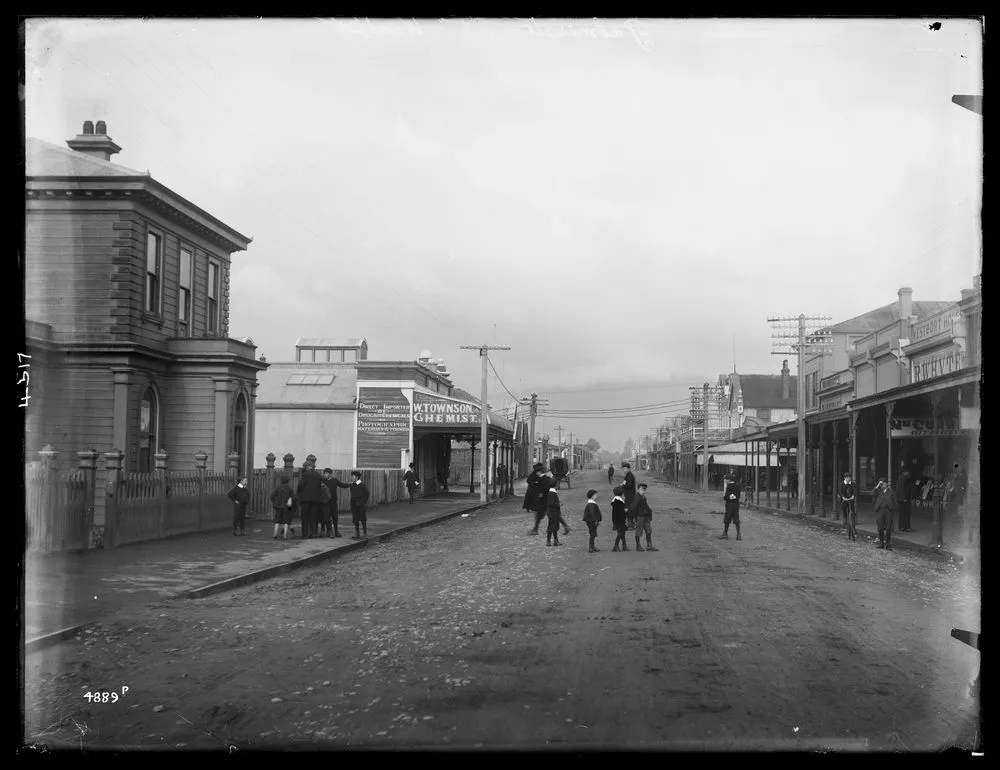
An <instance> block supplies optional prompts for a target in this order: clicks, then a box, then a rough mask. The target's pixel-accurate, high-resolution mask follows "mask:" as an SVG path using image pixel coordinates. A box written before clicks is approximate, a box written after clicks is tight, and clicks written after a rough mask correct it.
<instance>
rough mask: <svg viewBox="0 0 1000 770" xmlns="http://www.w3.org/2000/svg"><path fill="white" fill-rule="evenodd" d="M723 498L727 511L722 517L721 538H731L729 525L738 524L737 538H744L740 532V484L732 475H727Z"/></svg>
mask: <svg viewBox="0 0 1000 770" xmlns="http://www.w3.org/2000/svg"><path fill="white" fill-rule="evenodd" d="M722 499H723V500H724V501H725V504H726V512H725V514H724V515H723V517H722V534H721V535H719V539H720V540H728V539H729V525H730V524H735V525H736V539H737V540H742V539H743V536H742V535H741V534H740V485H739V484H737V483H736V482H735V481H734V480H733V478H732V477H731V476H727V477H726V489H725V491H724V492H723V493H722Z"/></svg>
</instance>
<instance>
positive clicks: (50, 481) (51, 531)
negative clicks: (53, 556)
mask: <svg viewBox="0 0 1000 770" xmlns="http://www.w3.org/2000/svg"><path fill="white" fill-rule="evenodd" d="M38 459H39V460H40V461H41V469H42V475H41V479H40V481H41V485H40V486H39V495H38V497H39V504H40V505H39V510H40V513H41V516H39V520H40V523H41V524H42V525H43V531H42V532H41V533H40V534H41V537H39V543H41V544H42V547H43V550H45V551H51V550H52V548H53V546H54V545H55V543H54V540H55V532H56V528H55V521H54V518H55V516H54V513H55V512H54V510H53V508H54V506H53V505H52V499H53V489H54V481H55V475H56V472H55V471H56V467H57V465H58V463H59V453H58V452H57V451H56V450H55V449H53V448H52V444H46V445H45V446H43V447H42V448H41V449H40V450H38Z"/></svg>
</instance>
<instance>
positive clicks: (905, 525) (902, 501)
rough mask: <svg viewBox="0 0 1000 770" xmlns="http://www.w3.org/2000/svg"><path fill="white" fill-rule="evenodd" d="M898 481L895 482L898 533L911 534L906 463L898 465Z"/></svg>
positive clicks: (909, 490) (908, 475)
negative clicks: (897, 506)
mask: <svg viewBox="0 0 1000 770" xmlns="http://www.w3.org/2000/svg"><path fill="white" fill-rule="evenodd" d="M899 467H900V474H899V480H898V481H897V482H896V490H897V494H896V502H897V503H898V505H899V531H900V532H912V531H913V530H912V529H910V492H911V491H912V490H911V489H910V487H911V486H912V482H911V477H910V472H909V471H908V470H907V469H906V463H900V464H899Z"/></svg>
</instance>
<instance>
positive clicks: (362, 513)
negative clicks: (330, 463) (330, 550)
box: [350, 471, 370, 540]
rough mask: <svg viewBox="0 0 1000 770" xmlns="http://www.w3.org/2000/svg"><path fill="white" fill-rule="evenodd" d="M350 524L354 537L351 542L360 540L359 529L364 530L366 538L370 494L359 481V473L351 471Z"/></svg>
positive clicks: (363, 483)
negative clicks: (352, 526) (352, 527)
mask: <svg viewBox="0 0 1000 770" xmlns="http://www.w3.org/2000/svg"><path fill="white" fill-rule="evenodd" d="M350 487H351V523H352V524H354V537H352V538H351V539H352V540H360V539H361V531H360V530H361V528H362V527H363V528H364V533H365V535H364V536H365V537H368V508H367V506H368V498H369V497H370V494H369V492H368V487H367V486H366V485H365V482H363V481H362V480H361V471H351V483H350Z"/></svg>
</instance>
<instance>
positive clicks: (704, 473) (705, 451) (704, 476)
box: [701, 382, 708, 492]
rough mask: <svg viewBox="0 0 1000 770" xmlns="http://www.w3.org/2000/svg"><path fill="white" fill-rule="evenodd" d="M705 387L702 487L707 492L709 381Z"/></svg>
mask: <svg viewBox="0 0 1000 770" xmlns="http://www.w3.org/2000/svg"><path fill="white" fill-rule="evenodd" d="M704 389H705V395H704V396H703V399H704V401H705V403H704V404H702V406H704V407H705V428H704V430H705V435H704V436H703V438H704V440H705V443H704V446H703V447H702V453H703V455H704V457H703V459H702V462H703V463H704V467H703V468H702V469H701V486H702V489H704V490H705V491H706V492H707V491H708V383H707V382H706V383H705V385H704Z"/></svg>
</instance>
